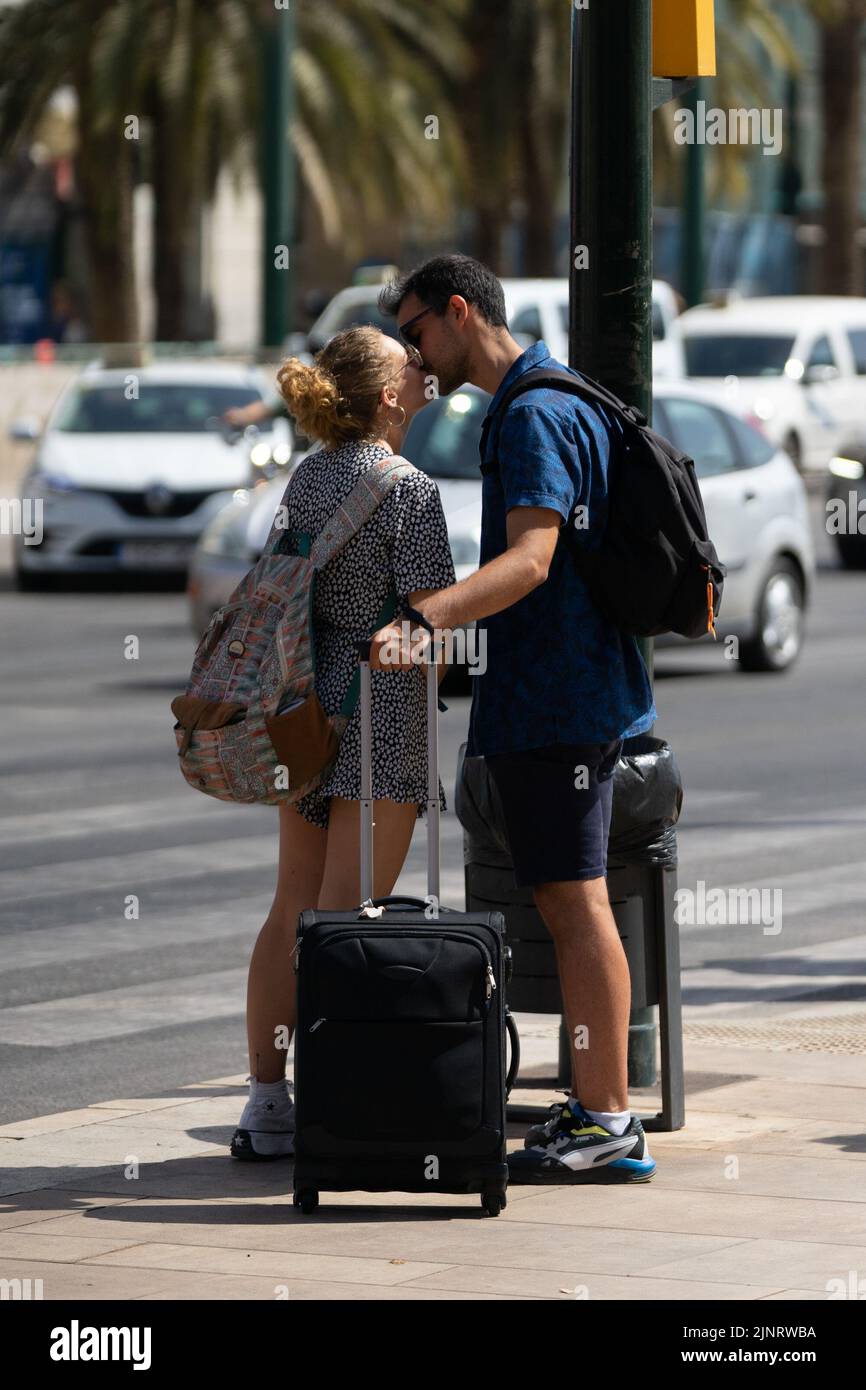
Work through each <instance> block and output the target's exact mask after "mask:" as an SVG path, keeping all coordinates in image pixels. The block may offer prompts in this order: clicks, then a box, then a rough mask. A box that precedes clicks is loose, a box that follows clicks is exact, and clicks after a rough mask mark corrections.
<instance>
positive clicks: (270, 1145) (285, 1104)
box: [231, 1076, 295, 1161]
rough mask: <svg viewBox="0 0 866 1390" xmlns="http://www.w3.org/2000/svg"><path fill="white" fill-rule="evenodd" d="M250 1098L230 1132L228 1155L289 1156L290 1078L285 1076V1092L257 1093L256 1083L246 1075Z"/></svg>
mask: <svg viewBox="0 0 866 1390" xmlns="http://www.w3.org/2000/svg"><path fill="white" fill-rule="evenodd" d="M247 1081H249V1083H250V1098H249V1100H248V1101H247V1103H246V1105H245V1106H244V1108H243V1113H242V1114H241V1118H240V1120H239V1121H238V1127H237V1129H236V1130H235V1132H234V1134H233V1135H232V1142H231V1154H232V1158H245V1159H250V1160H254V1161H255V1160H261V1159H271V1158H291V1157H292V1156H293V1154H294V1152H295V1096H294V1089H295V1088H294V1082H292V1081H290V1080H289V1079H288V1077H287V1078H286V1089H285V1095H284V1096H282V1095H280V1094H278V1095H277V1096H276V1097H274V1096H273V1095H270V1096H268V1097H267V1099H265V1098H264V1097H263V1096H261V1095H257V1090H258V1086H259V1083H258V1081H257V1080H256V1078H255V1077H254V1076H248V1077H247Z"/></svg>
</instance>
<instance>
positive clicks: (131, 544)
mask: <svg viewBox="0 0 866 1390" xmlns="http://www.w3.org/2000/svg"><path fill="white" fill-rule="evenodd" d="M191 553H192V545H191V544H190V543H189V542H188V541H125V542H124V543H123V545H121V546H120V547H119V549H118V552H117V558H118V560H119V561H120V563H121V564H122V565H129V566H130V568H132V567H133V566H134V567H135V568H141V569H185V568H186V566H187V565H188V564H189V559H190V555H191Z"/></svg>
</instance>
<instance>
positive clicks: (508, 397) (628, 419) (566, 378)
mask: <svg viewBox="0 0 866 1390" xmlns="http://www.w3.org/2000/svg"><path fill="white" fill-rule="evenodd" d="M541 387H547V388H548V390H551V391H567V392H568V393H569V394H570V395H572V396H580V397H581V399H583V400H586V401H589V402H590V403H591V404H593V405H602V406H605V407H606V408H607V409H608V410H610V411H611V412H612V413H613V415H615V416H616V417H617V418H619V419H620V420H622V421H623V423H625V424H629V425H645V424H646V423H647V418H646V416H645V415H644V414H643V412H642V411H640V410H638V409H637V407H636V406H632V405H626V403H625V401H621V400H620V399H619V397H618V396H615V395H614V394H613V392H612V391H608V390H607V388H606V387H604V386H602V385H601V384H600V383H599V382H597V381H593V380H592V379H591V378H590V377H585V376H582V375H581V376H573V375H572V373H571V372H565V371H558V370H557V369H556V368H555V367H551V368H549V369H548V368H546V367H533V368H531V369H530V370H529V371H528V372H523V373H522V375H521V376H519V377H518V378H517V380H516V381H515V382H513V383H512V385H511V386H509V388H508V390H507V391H506V393H505V395H504V396H503V398H502V400H501V401H500V403H499V405H498V406H497V407H496V410H495V411H494V413H493V415H488V416H487V418H486V419H485V421H484V425H483V427H482V433H481V451H482V457H483V455H484V449H485V446H486V443H487V434H488V431H489V429H490V426H491V424H492V423H493V421H494V420H495V419H496V417H497V416H498V415H501V414H502V413H503V412H504V411H506V410H507V409H508V407H509V406H510V405H511V402H512V401H514V400H516V399H517V397H518V396H522V395H523V394H524V392H526V391H533V390H537V389H539V388H541Z"/></svg>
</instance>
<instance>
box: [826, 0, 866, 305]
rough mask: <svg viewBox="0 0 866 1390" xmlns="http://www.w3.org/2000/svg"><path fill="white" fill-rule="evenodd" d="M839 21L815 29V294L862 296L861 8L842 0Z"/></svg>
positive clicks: (850, 0)
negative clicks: (819, 224)
mask: <svg viewBox="0 0 866 1390" xmlns="http://www.w3.org/2000/svg"><path fill="white" fill-rule="evenodd" d="M844 11H845V12H844V14H843V17H842V19H841V20H840V21H839V22H838V23H835V24H832V23H829V22H825V23H823V24H820V25H819V34H820V44H821V55H820V57H821V109H822V116H823V147H822V157H821V182H822V186H823V192H824V232H825V237H824V244H823V246H822V248H821V256H820V262H819V275H818V280H819V283H818V293H819V294H857V295H860V294H862V293H863V257H862V251H861V248H860V246H859V245H858V243H857V231H858V228H859V226H860V111H861V105H862V81H861V64H862V56H861V52H862V39H863V21H864V12H866V6H864V4H863V0H847V3H846V5H845V7H844Z"/></svg>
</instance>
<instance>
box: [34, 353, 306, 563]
mask: <svg viewBox="0 0 866 1390" xmlns="http://www.w3.org/2000/svg"><path fill="white" fill-rule="evenodd" d="M267 394H268V387H267V383H266V382H265V379H264V377H263V376H262V374H261V373H260V372H259V371H257V370H256V369H254V368H252V367H246V366H243V365H237V366H236V365H229V364H221V363H220V364H191V365H185V364H178V363H163V364H154V365H151V366H146V367H141V368H134V369H133V368H129V369H117V368H115V369H107V368H103V367H90V368H87V369H85V370H84V371H83V372H82V373H81V374H80V375H79V376H78V377H77V378H76V379H75V380H74V381H73V382H72V383H71V384H70V385H69V386H68V387H67V388H66V390H65V391H64V392H63V394H62V395H61V397H60V399H59V400H58V402H57V404H56V406H55V407H54V409H53V411H52V412H51V415H50V416H49V418H48V421H47V424H46V426H45V429H44V431H43V432H42V435H41V437H40V438H39V440H38V444H37V449H36V454H35V457H34V461H33V464H32V466H31V468H30V470H29V472H28V473H27V474H26V476H25V477H24V479H23V482H22V486H21V508H22V513H21V514H22V516H25V515H26V516H28V517H31V518H34V517H35V518H38V519H39V523H40V524H39V526H38V527H37V526H32V527H31V528H29V529H30V530H31V531H32V534H31V535H27V534H22V533H21V532H23V531H24V527H23V526H22V527H21V528H20V530H19V533H18V534H16V536H15V543H14V564H15V574H16V579H17V583H18V586H19V588H22V589H34V588H40V587H44V586H47V585H48V584H49V583H50V582H51V581H52V580H56V579H57V578H61V577H63V576H67V577H69V576H74V575H84V574H103V575H111V574H114V575H116V574H122V573H126V572H130V571H139V572H140V571H160V572H165V571H173V572H178V573H181V574H183V573H185V572H186V570H187V566H188V564H189V559H190V555H191V553H192V550H193V547H194V545H195V543H196V541H197V540H198V538H199V536H200V535H201V533H202V531H203V530H204V529H205V528H206V527H207V526H208V524H209V523H210V522H211V521H212V520H213V519H214V517H216V516H217V514H218V513H219V512H220V511H221V510H222V508H223V507H224V506H225V504H226V502H227V501H229V500H230V499H231V497H232V495H233V494H234V492H235V491H236V490H237V489H238V488H243V487H245V486H247V485H248V484H249V482H250V478H251V474H252V473H253V471H254V469H253V466H252V464H251V460H250V452H251V447H253V446H254V441H253V440H252V438H251V436H250V432H249V431H247V432H246V433H245V434H243V433H242V432H240V431H235V432H233V433H232V432H230V431H227V430H226V427H225V426H224V425H223V423H222V416H223V414H224V412H225V411H226V410H227V409H229V407H231V406H243V405H248V404H250V403H251V402H253V401H257V400H261V399H262V398H263V397H264V396H265V395H267ZM260 431H261V432H262V433H261V437H260V438H259V432H260ZM13 432H16V431H15V427H13ZM16 434H17V437H19V438H20V437H21V431H20V429H19V430H18V431H17V432H16ZM278 438H279V439H280V440H282V441H284V443H283V447H284V450H285V456H286V457H288V456H289V452H290V447H291V446H290V440H291V431H290V427H289V424H288V421H287V420H279V421H268V422H266V423H265V424H263V425H262V426H259V427H257V429H256V439H257V440H258V441H259V443H260V444H261V443H262V441H264V440H270V441H273V440H276V439H278Z"/></svg>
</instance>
